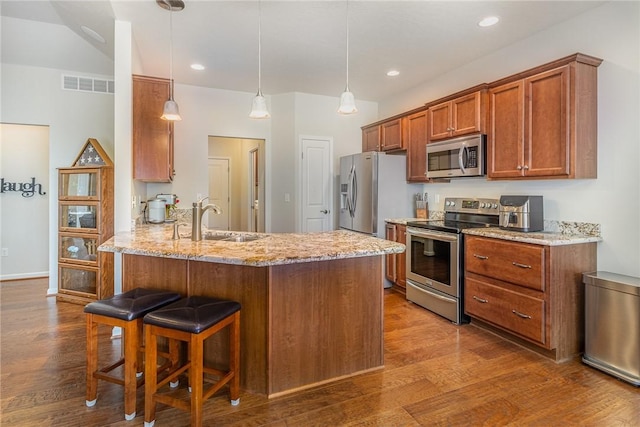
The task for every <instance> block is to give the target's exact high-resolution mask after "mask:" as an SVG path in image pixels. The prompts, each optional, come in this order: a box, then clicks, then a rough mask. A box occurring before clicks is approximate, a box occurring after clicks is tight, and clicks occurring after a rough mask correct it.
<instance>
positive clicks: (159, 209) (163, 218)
mask: <svg viewBox="0 0 640 427" xmlns="http://www.w3.org/2000/svg"><path fill="white" fill-rule="evenodd" d="M176 203H178V196H176V195H175V194H157V195H156V197H155V199H149V200H147V207H146V208H145V214H146V215H145V220H146V221H147V222H149V223H151V224H161V223H163V222H167V220H168V218H169V209H170V208H171V207H173V206H175V204H176Z"/></svg>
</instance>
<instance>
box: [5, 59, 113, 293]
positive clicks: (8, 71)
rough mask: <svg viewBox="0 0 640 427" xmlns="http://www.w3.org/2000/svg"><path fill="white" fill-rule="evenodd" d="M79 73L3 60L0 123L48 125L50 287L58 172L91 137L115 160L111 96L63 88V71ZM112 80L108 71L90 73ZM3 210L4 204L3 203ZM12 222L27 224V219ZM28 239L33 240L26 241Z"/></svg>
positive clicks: (54, 278)
mask: <svg viewBox="0 0 640 427" xmlns="http://www.w3.org/2000/svg"><path fill="white" fill-rule="evenodd" d="M64 73H68V74H72V75H77V74H78V73H76V72H73V71H66V70H56V69H50V68H39V67H31V66H22V65H14V64H6V63H2V81H1V89H2V92H1V93H2V100H1V110H0V112H1V116H0V122H3V123H19V124H37V125H47V126H49V164H48V177H47V178H48V183H47V187H48V188H49V189H50V193H49V207H48V209H49V215H48V216H49V253H48V264H49V271H50V275H49V292H50V293H55V292H56V291H57V286H58V270H57V268H56V266H57V262H58V248H57V244H58V236H57V230H58V227H57V223H58V200H57V198H58V186H57V182H58V172H57V170H56V168H59V167H68V166H71V164H72V163H73V161H74V160H75V159H76V157H77V155H78V154H79V152H80V149H81V148H82V147H83V146H84V144H85V143H86V142H87V139H88V138H95V139H97V140H98V141H99V142H100V145H102V147H103V148H104V149H105V151H106V152H107V154H109V156H110V157H111V158H112V159H113V153H114V151H113V139H114V138H113V95H109V94H102V93H87V92H79V91H69V90H62V88H61V81H62V77H61V76H62V74H64ZM89 77H98V78H102V79H111V77H110V76H97V75H94V76H89ZM2 209H6V207H5V206H4V204H3V206H2ZM23 221H24V223H21V224H16V227H23V228H27V227H30V226H31V224H30V223H29V221H28V218H26V217H25V218H23ZM29 244H31V243H29Z"/></svg>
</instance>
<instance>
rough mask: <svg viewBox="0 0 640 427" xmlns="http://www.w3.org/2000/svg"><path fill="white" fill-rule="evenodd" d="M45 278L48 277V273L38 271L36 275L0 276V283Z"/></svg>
mask: <svg viewBox="0 0 640 427" xmlns="http://www.w3.org/2000/svg"><path fill="white" fill-rule="evenodd" d="M47 277H49V272H48V271H40V272H36V273H19V274H3V275H1V276H0V282H7V281H9V280H29V279H44V278H47Z"/></svg>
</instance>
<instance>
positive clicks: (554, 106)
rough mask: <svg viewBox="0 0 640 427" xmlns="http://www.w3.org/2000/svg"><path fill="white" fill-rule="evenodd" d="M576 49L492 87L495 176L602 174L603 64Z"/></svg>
mask: <svg viewBox="0 0 640 427" xmlns="http://www.w3.org/2000/svg"><path fill="white" fill-rule="evenodd" d="M601 62H602V61H601V60H600V59H597V58H592V57H589V56H586V55H581V54H576V55H572V56H570V57H567V58H563V59H562V60H558V61H555V62H552V63H550V64H546V65H543V66H540V67H537V68H535V69H532V70H529V71H527V72H524V73H520V74H518V75H516V76H512V77H510V78H506V79H503V80H500V81H498V82H496V83H494V84H492V85H491V88H490V90H489V106H490V107H489V109H490V114H489V117H490V119H489V129H488V143H487V154H488V156H487V169H488V173H487V175H488V177H489V178H490V179H513V178H519V179H521V178H536V179H540V178H596V177H597V129H596V126H597V74H596V70H597V66H598V65H599V64H600V63H601Z"/></svg>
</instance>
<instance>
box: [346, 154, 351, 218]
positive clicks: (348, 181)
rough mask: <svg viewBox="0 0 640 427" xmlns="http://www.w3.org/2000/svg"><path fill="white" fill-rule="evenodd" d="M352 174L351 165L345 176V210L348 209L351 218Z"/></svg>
mask: <svg viewBox="0 0 640 427" xmlns="http://www.w3.org/2000/svg"><path fill="white" fill-rule="evenodd" d="M352 174H353V165H352V166H351V170H350V171H349V176H348V177H347V199H346V204H347V210H348V211H349V216H350V217H352V218H353V214H352V213H351V175H352Z"/></svg>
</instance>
